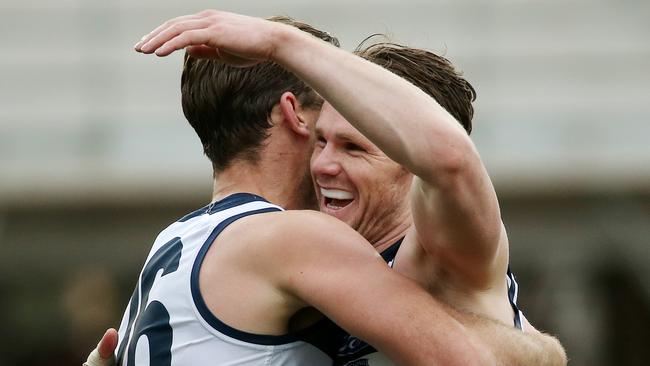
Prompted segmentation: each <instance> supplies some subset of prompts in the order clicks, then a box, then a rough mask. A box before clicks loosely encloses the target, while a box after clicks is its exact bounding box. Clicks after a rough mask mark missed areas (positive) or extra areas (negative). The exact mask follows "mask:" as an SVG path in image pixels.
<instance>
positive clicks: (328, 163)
mask: <svg viewBox="0 0 650 366" xmlns="http://www.w3.org/2000/svg"><path fill="white" fill-rule="evenodd" d="M334 150H335V149H334V148H333V147H332V144H326V145H325V146H324V147H323V148H321V149H315V150H314V153H313V155H312V159H311V174H312V175H313V176H314V177H317V176H323V175H329V176H336V175H338V174H339V173H340V172H341V164H340V162H339V160H338V158H337V154H336V151H334Z"/></svg>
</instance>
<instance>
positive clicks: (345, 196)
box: [320, 187, 353, 200]
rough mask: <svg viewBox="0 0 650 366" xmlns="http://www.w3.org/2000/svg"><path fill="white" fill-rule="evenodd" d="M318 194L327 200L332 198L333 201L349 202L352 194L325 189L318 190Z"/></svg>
mask: <svg viewBox="0 0 650 366" xmlns="http://www.w3.org/2000/svg"><path fill="white" fill-rule="evenodd" d="M320 194H322V195H323V196H324V197H327V198H332V199H335V200H351V199H352V198H353V197H352V193H350V192H346V191H340V190H338V189H325V188H322V187H321V189H320Z"/></svg>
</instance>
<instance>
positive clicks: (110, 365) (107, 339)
mask: <svg viewBox="0 0 650 366" xmlns="http://www.w3.org/2000/svg"><path fill="white" fill-rule="evenodd" d="M115 348H117V331H116V330H115V329H113V328H110V329H108V330H107V331H106V333H104V336H103V337H102V339H101V340H100V341H99V344H97V348H95V349H94V350H93V351H92V352H91V353H90V355H89V356H88V360H86V362H84V364H83V366H115V365H116V363H115V354H114V352H115Z"/></svg>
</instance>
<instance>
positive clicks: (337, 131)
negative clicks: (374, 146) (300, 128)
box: [316, 102, 371, 144]
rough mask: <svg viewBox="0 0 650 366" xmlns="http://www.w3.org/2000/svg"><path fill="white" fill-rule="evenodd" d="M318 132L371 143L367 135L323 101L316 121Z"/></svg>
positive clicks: (326, 135)
mask: <svg viewBox="0 0 650 366" xmlns="http://www.w3.org/2000/svg"><path fill="white" fill-rule="evenodd" d="M316 132H317V133H318V134H321V135H323V136H325V137H326V138H328V139H336V138H338V139H344V140H350V141H354V142H363V143H368V144H370V143H371V142H370V140H368V139H367V138H366V137H365V136H363V135H362V134H361V132H359V131H358V130H357V129H356V128H354V127H353V126H352V125H351V124H350V123H349V122H348V121H347V120H346V119H345V118H344V117H343V116H342V115H341V114H340V113H339V112H338V111H337V110H336V109H334V107H332V105H330V104H329V103H327V102H326V103H323V108H322V109H321V113H320V116H319V117H318V120H317V121H316Z"/></svg>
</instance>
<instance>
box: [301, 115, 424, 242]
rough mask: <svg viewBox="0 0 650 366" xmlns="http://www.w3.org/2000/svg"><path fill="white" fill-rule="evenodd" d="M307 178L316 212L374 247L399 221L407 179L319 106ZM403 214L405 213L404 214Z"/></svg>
mask: <svg viewBox="0 0 650 366" xmlns="http://www.w3.org/2000/svg"><path fill="white" fill-rule="evenodd" d="M311 174H312V178H313V180H314V188H315V191H316V197H317V199H318V203H319V209H320V211H322V212H324V213H327V214H329V215H332V216H334V217H336V218H338V219H340V220H342V221H344V222H345V223H347V224H348V225H350V226H351V227H352V228H354V229H355V230H356V231H358V232H359V233H360V234H362V235H363V236H364V237H365V238H366V239H367V240H368V241H370V242H371V243H374V242H376V241H379V240H381V239H383V237H382V236H383V235H386V233H387V231H390V230H391V229H392V228H394V227H395V226H396V225H398V224H400V223H401V222H397V221H400V220H404V213H405V212H409V209H408V199H407V195H408V191H409V188H410V183H411V180H412V176H411V174H410V173H408V172H407V171H406V170H405V169H404V168H402V167H401V166H400V165H399V164H397V163H395V162H394V161H392V160H391V159H389V158H388V157H387V156H386V155H385V154H384V153H383V152H381V151H380V150H379V148H377V146H375V145H374V144H373V143H372V142H370V141H369V140H368V139H367V138H365V137H364V136H363V135H362V134H361V133H360V132H359V131H357V130H356V129H355V128H354V127H352V125H350V124H349V123H348V122H347V121H346V120H345V119H344V118H343V116H341V115H340V114H339V113H338V112H337V111H336V110H334V108H333V107H332V106H331V105H329V104H328V103H325V104H324V105H323V108H322V110H321V114H320V117H319V118H318V121H317V122H316V145H315V148H314V152H313V153H312V157H311ZM405 210H406V211H405Z"/></svg>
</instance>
